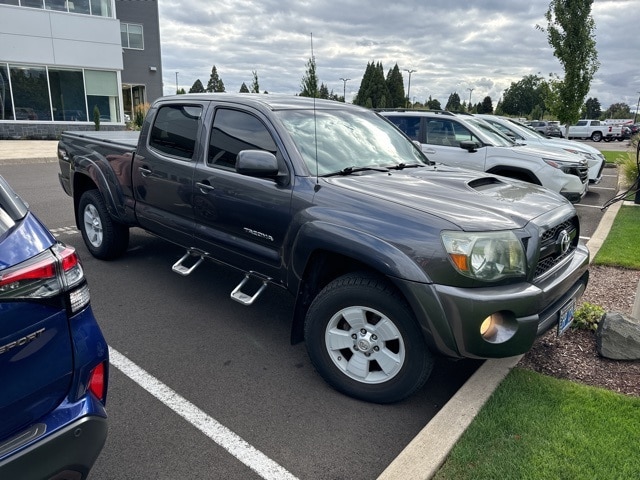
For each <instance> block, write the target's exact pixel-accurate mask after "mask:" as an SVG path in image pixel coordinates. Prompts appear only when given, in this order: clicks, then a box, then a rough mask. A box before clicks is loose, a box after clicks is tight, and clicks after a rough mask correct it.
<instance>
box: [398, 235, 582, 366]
mask: <svg viewBox="0 0 640 480" xmlns="http://www.w3.org/2000/svg"><path fill="white" fill-rule="evenodd" d="M588 265H589V252H588V250H587V248H586V247H584V246H583V245H580V246H579V247H578V248H577V249H576V251H575V253H574V255H573V257H572V259H571V261H570V262H568V263H567V264H566V265H564V266H563V267H562V268H560V269H559V270H558V271H557V272H555V273H554V274H552V275H550V276H549V277H548V278H545V280H544V281H542V282H540V283H539V284H536V285H534V284H531V283H526V282H523V283H520V284H515V285H505V286H494V287H482V288H459V287H451V286H447V285H424V284H422V285H421V286H418V284H412V285H408V284H405V285H404V286H405V287H409V291H408V293H409V296H408V298H409V302H410V304H411V306H412V307H413V309H414V312H416V316H417V318H418V321H419V322H420V324H421V326H422V328H423V331H424V333H425V338H426V339H427V342H428V343H429V346H430V348H432V349H433V350H434V351H436V352H439V353H441V354H443V355H445V356H448V357H452V358H502V357H511V356H514V355H520V354H523V353H526V352H527V351H529V349H531V346H532V345H533V342H534V341H535V339H536V337H537V336H538V335H541V334H542V333H544V332H545V331H547V330H548V329H550V328H552V327H553V326H554V325H557V324H558V320H559V314H560V311H561V310H562V308H563V307H564V306H565V305H567V304H568V303H569V302H570V301H572V300H573V299H577V298H579V297H580V296H581V295H582V293H583V292H584V290H585V288H586V286H587V283H588V279H589V271H588ZM405 293H407V290H405ZM492 314H499V315H500V317H501V318H502V319H504V322H505V323H504V325H505V331H504V332H502V333H503V334H501V335H499V336H498V338H493V339H491V340H487V339H486V338H485V337H483V336H482V335H481V334H480V328H481V325H482V322H483V321H484V320H485V319H486V318H487V317H488V316H491V315H492Z"/></svg>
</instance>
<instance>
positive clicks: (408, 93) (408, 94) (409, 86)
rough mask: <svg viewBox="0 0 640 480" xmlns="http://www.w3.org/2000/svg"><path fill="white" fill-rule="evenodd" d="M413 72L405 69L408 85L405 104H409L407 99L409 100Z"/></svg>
mask: <svg viewBox="0 0 640 480" xmlns="http://www.w3.org/2000/svg"><path fill="white" fill-rule="evenodd" d="M415 71H416V70H407V69H405V72H407V73H409V85H408V86H407V103H409V99H410V98H411V74H412V73H414V72H415Z"/></svg>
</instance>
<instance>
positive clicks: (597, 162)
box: [474, 114, 605, 184]
mask: <svg viewBox="0 0 640 480" xmlns="http://www.w3.org/2000/svg"><path fill="white" fill-rule="evenodd" d="M474 116H475V117H478V118H481V119H482V120H484V121H485V122H488V123H489V124H490V125H491V126H492V127H494V128H496V129H498V130H500V131H501V132H502V133H504V134H505V135H506V136H508V137H509V138H511V139H512V140H514V141H515V142H516V143H520V144H522V145H544V146H545V147H553V148H559V149H562V150H564V151H565V152H568V153H573V154H574V155H581V156H583V157H584V158H585V159H586V160H587V166H588V167H589V183H594V184H598V183H600V180H602V170H603V169H604V165H605V159H604V155H603V154H602V153H601V152H600V150H598V149H597V148H593V147H592V146H590V145H587V144H586V143H583V142H576V141H575V140H567V139H565V138H549V137H545V136H544V135H542V134H540V133H538V132H534V131H533V130H531V129H530V128H527V127H526V126H525V125H523V124H522V123H520V122H518V121H517V120H514V119H513V118H508V117H500V116H497V115H486V114H477V115H474Z"/></svg>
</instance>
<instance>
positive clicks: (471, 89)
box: [467, 88, 475, 110]
mask: <svg viewBox="0 0 640 480" xmlns="http://www.w3.org/2000/svg"><path fill="white" fill-rule="evenodd" d="M467 90H469V110H471V93H472V92H473V91H474V90H475V88H467Z"/></svg>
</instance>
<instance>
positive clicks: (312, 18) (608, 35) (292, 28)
mask: <svg viewBox="0 0 640 480" xmlns="http://www.w3.org/2000/svg"><path fill="white" fill-rule="evenodd" d="M548 6H549V1H548V0H509V1H505V0H473V1H471V2H470V1H466V2H462V1H459V0H397V1H396V2H390V1H388V0H340V1H334V0H315V1H310V0H259V1H258V0H216V1H215V2H213V1H212V2H208V1H202V0H159V9H160V31H161V42H162V63H163V70H164V71H163V77H164V93H165V94H173V93H175V89H176V72H177V80H178V82H177V83H178V85H179V86H180V87H181V88H184V89H185V90H187V91H188V90H189V88H191V86H192V85H193V83H194V82H195V81H196V79H200V81H201V82H202V83H203V84H204V85H205V87H206V84H207V81H208V80H209V76H210V74H211V68H212V66H213V65H215V66H216V68H217V70H218V74H219V76H220V78H221V79H222V81H223V82H224V85H225V88H226V90H227V91H228V92H237V91H238V90H239V89H240V86H241V85H242V82H245V83H246V85H247V86H248V87H250V86H251V84H252V80H253V74H252V72H253V71H254V70H255V71H256V72H257V74H258V81H259V84H260V90H261V91H264V90H267V91H268V92H269V93H286V94H295V93H299V92H300V90H301V88H300V85H301V81H302V78H303V76H304V75H305V72H306V64H307V61H308V60H309V58H311V45H312V43H313V53H314V56H315V59H316V68H317V74H318V78H319V80H320V82H322V83H324V84H325V85H327V87H328V88H329V90H330V91H331V90H333V91H334V92H335V93H336V94H339V95H342V93H343V89H344V88H345V86H346V99H347V101H348V102H349V101H352V100H353V97H354V96H355V95H356V93H357V92H358V88H359V87H360V81H361V80H362V75H363V74H364V71H365V69H366V66H367V63H368V62H375V63H378V62H380V63H382V65H383V67H384V71H385V75H386V73H387V72H388V70H389V69H391V68H393V66H394V65H395V64H398V67H399V68H400V69H401V71H402V74H403V77H404V84H405V92H407V89H408V88H409V85H408V80H409V73H408V72H407V71H406V70H414V72H413V73H412V74H411V86H410V92H408V93H409V95H410V96H411V97H412V99H413V98H414V97H415V100H416V101H421V102H424V101H425V100H426V99H428V98H429V96H431V97H433V98H436V99H438V100H440V102H441V103H442V104H443V105H444V104H445V103H446V102H447V99H448V97H449V95H450V94H451V93H452V92H458V94H459V95H460V98H461V99H462V100H466V101H467V102H468V101H469V96H471V101H472V103H478V102H480V101H482V99H483V98H484V97H485V96H487V95H488V96H490V97H491V99H492V100H493V104H494V106H495V105H496V103H497V101H498V100H499V99H500V97H501V96H502V93H503V92H504V90H505V89H506V88H508V87H509V86H510V84H511V83H512V82H517V81H519V80H521V79H522V78H523V77H524V76H525V75H531V74H533V75H541V76H544V77H547V76H548V75H549V74H550V73H557V74H562V73H563V71H562V68H561V65H560V63H559V62H558V60H557V59H556V58H555V57H554V56H553V51H552V49H551V47H550V46H549V44H548V41H547V38H546V35H545V34H544V33H543V32H541V31H539V30H537V29H536V25H541V26H546V21H545V18H544V14H545V12H546V11H547V9H548ZM592 15H593V18H594V20H595V23H596V32H595V33H596V41H597V49H598V53H599V61H600V63H601V65H600V68H599V70H598V72H597V73H596V75H595V78H594V80H593V81H592V83H591V91H590V93H589V95H588V97H596V98H598V100H599V101H600V104H601V106H602V108H603V110H604V109H606V108H607V107H608V106H609V105H611V104H612V103H618V102H624V103H626V104H628V105H629V106H630V107H631V109H632V111H635V108H636V103H637V102H638V97H639V95H640V52H639V50H640V48H639V47H640V41H639V40H638V36H637V32H638V20H639V19H640V0H595V2H594V4H593V10H592ZM341 79H350V80H348V81H347V82H344V81H343V80H341ZM588 97H587V98H588Z"/></svg>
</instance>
